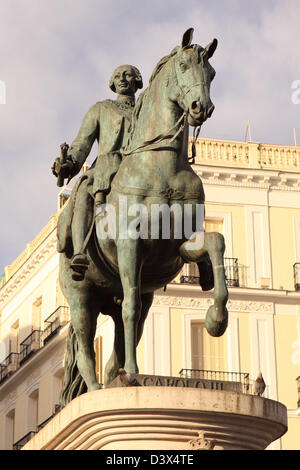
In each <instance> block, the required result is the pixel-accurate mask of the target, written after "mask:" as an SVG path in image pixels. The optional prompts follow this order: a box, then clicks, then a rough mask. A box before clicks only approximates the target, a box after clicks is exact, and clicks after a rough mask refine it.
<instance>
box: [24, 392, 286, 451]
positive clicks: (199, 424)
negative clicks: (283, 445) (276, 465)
mask: <svg viewBox="0 0 300 470" xmlns="http://www.w3.org/2000/svg"><path fill="white" fill-rule="evenodd" d="M286 431H287V410H286V407H285V406H284V405H283V404H281V403H279V402H276V401H273V400H269V399H266V398H262V397H258V396H253V395H246V394H242V393H237V392H231V391H219V390H207V389H197V388H185V387H165V386H160V387H155V386H154V387H151V386H149V387H147V386H144V387H143V386H142V387H115V388H106V389H103V390H97V391H94V392H90V393H85V394H83V395H81V396H79V397H77V398H76V399H74V400H73V401H72V402H71V403H69V404H68V405H67V406H66V407H65V408H63V409H62V410H61V411H60V412H59V413H58V414H57V415H55V416H54V418H53V419H52V420H51V421H50V422H49V423H48V424H47V425H46V426H45V427H44V428H43V429H42V430H41V431H40V432H39V433H37V434H36V435H35V436H34V437H33V438H32V439H31V440H30V441H29V442H28V443H27V444H26V445H25V446H24V447H23V448H22V450H51V449H53V450H97V449H98V450H147V449H149V450H156V449H161V450H162V449H164V450H197V449H199V450H200V449H203V450H204V449H214V450H241V449H247V450H248V449H249V450H262V449H265V448H266V447H267V446H268V445H269V444H270V443H271V442H273V441H274V440H276V439H278V438H279V437H280V436H282V435H283V434H284V433H285V432H286Z"/></svg>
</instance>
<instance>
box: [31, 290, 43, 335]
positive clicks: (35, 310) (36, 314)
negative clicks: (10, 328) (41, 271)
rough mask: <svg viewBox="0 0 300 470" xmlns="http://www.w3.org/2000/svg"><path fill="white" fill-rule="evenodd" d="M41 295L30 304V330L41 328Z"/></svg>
mask: <svg viewBox="0 0 300 470" xmlns="http://www.w3.org/2000/svg"><path fill="white" fill-rule="evenodd" d="M41 317H42V297H39V298H38V299H36V301H35V302H34V303H33V304H32V331H34V330H40V329H41Z"/></svg>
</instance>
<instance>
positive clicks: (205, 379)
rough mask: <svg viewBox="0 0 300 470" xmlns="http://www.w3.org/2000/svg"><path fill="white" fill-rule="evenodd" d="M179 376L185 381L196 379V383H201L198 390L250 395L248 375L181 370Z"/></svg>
mask: <svg viewBox="0 0 300 470" xmlns="http://www.w3.org/2000/svg"><path fill="white" fill-rule="evenodd" d="M179 375H180V377H183V378H186V379H197V382H198V381H199V382H201V386H202V387H200V388H208V389H210V390H227V391H231V392H238V393H251V392H250V390H251V386H250V382H249V374H248V373H243V372H223V371H215V370H200V369H181V371H180V372H179ZM198 386H199V384H198Z"/></svg>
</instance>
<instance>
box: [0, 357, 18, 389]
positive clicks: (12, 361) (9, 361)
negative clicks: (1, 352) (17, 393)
mask: <svg viewBox="0 0 300 470" xmlns="http://www.w3.org/2000/svg"><path fill="white" fill-rule="evenodd" d="M18 368H19V353H15V352H12V353H10V354H9V355H8V356H7V357H6V358H5V359H4V361H3V362H1V364H0V383H1V382H3V380H5V379H6V378H7V377H9V376H10V375H11V374H13V373H14V372H15V371H16V370H17V369H18Z"/></svg>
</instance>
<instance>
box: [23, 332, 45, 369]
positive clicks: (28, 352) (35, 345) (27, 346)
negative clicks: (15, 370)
mask: <svg viewBox="0 0 300 470" xmlns="http://www.w3.org/2000/svg"><path fill="white" fill-rule="evenodd" d="M41 336H42V331H41V330H34V331H33V332H32V333H30V335H29V336H27V338H26V339H24V341H22V343H20V365H22V364H23V363H24V362H25V361H27V359H29V358H30V357H31V356H32V354H34V353H35V352H36V351H38V350H39V349H40V348H41V346H42V344H41Z"/></svg>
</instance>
